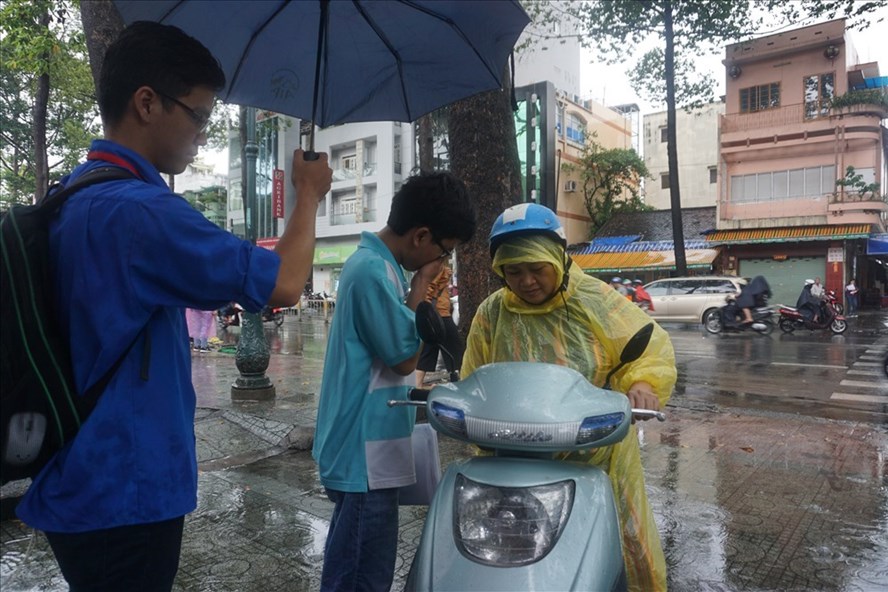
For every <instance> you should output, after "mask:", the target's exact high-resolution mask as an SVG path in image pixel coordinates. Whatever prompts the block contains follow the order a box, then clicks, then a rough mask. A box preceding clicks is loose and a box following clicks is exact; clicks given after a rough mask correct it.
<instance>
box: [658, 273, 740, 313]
mask: <svg viewBox="0 0 888 592" xmlns="http://www.w3.org/2000/svg"><path fill="white" fill-rule="evenodd" d="M744 285H746V280H745V279H743V278H740V277H736V276H704V275H701V276H694V277H678V278H665V279H662V280H656V281H653V282H651V283H649V284H647V285H646V286H645V287H644V289H645V290H646V291H647V293H648V294H650V296H651V302H652V303H653V308H654V309H653V310H651V311H649V314H650V315H651V317H653V318H654V319H657V320H658V321H661V322H676V323H702V322H703V319H704V318H705V317H706V314H707V313H708V312H709V311H711V310H713V309H717V308H721V307H722V306H724V305H725V297H726V296H727V295H728V294H739V293H740V288H741V287H743V286H744Z"/></svg>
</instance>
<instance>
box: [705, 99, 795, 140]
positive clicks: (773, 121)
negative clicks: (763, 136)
mask: <svg viewBox="0 0 888 592" xmlns="http://www.w3.org/2000/svg"><path fill="white" fill-rule="evenodd" d="M803 121H806V120H805V105H804V104H803V103H798V104H796V105H786V106H785V107H776V108H774V109H764V110H762V111H755V112H754V113H734V114H731V115H722V131H723V132H725V133H730V132H744V131H747V130H753V129H762V128H768V127H781V126H787V125H795V124H799V123H802V122H803ZM807 121H811V120H807Z"/></svg>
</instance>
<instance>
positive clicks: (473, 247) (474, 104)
mask: <svg viewBox="0 0 888 592" xmlns="http://www.w3.org/2000/svg"><path fill="white" fill-rule="evenodd" d="M504 78H505V79H508V77H504ZM450 109H451V111H450V157H451V171H452V172H453V174H455V175H456V176H457V177H459V178H460V179H462V180H463V181H464V182H465V184H466V186H467V187H468V190H469V193H470V195H471V196H472V198H473V199H474V201H475V206H476V208H477V212H478V229H477V231H476V232H475V236H474V237H473V238H472V240H471V241H469V242H468V243H466V244H464V245H461V246H460V247H459V249H457V264H458V273H459V278H458V281H459V284H458V285H459V313H460V314H459V332H460V335H462V337H463V338H464V339H465V337H466V336H467V335H468V332H469V326H470V325H471V323H472V318H473V317H474V316H475V311H476V310H478V306H479V305H480V304H481V301H482V300H484V299H485V298H486V297H487V296H488V295H490V294H491V293H492V292H493V291H494V290H496V289H498V288H499V287H500V285H501V284H500V281H499V278H497V277H496V276H495V275H493V273H492V271H491V268H490V248H489V246H488V242H487V237H488V235H489V233H490V227H491V226H492V225H493V222H494V220H496V217H497V216H498V215H499V214H500V213H502V211H503V210H504V209H506V208H507V207H509V206H510V205H514V204H515V203H517V201H518V196H520V195H521V172H520V165H519V162H518V145H517V142H516V140H515V119H514V117H513V115H512V108H511V105H510V102H509V96H508V92H505V91H490V92H486V93H483V94H480V95H476V96H474V97H471V98H469V99H466V100H464V101H460V102H458V103H455V104H454V105H452V106H451V108H450Z"/></svg>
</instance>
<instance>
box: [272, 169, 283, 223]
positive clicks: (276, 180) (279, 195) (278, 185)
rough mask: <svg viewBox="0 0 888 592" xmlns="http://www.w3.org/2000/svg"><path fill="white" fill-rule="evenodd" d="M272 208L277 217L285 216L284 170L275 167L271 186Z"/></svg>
mask: <svg viewBox="0 0 888 592" xmlns="http://www.w3.org/2000/svg"><path fill="white" fill-rule="evenodd" d="M271 209H272V212H273V213H272V215H273V216H274V217H275V218H283V217H284V171H283V170H281V169H274V177H273V183H272V186H271Z"/></svg>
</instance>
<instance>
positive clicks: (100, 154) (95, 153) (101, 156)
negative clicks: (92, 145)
mask: <svg viewBox="0 0 888 592" xmlns="http://www.w3.org/2000/svg"><path fill="white" fill-rule="evenodd" d="M86 160H103V161H105V162H108V163H110V164H113V165H116V166H119V167H122V168H125V169H126V170H128V171H129V172H131V173H132V174H133V175H135V176H136V177H137V178H139V179H142V175H140V174H139V171H137V170H136V167H134V166H133V164H132V163H131V162H129V161H128V160H125V159H123V158H121V157H119V156H117V155H116V154H111V153H110V152H105V151H103V150H90V151H89V153H87V155H86ZM142 180H143V181H144V179H142Z"/></svg>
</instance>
